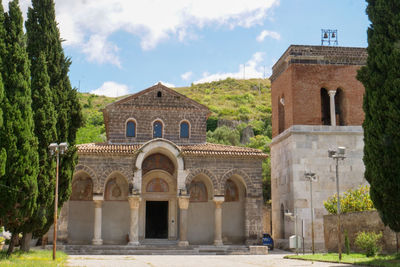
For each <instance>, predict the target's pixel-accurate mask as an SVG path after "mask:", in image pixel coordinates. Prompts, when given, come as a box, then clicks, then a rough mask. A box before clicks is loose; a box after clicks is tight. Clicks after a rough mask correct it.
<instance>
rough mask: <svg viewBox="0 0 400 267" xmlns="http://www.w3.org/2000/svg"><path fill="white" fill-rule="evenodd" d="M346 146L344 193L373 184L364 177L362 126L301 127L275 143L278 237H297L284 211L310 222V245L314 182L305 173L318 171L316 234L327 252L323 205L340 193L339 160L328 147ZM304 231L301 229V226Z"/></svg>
mask: <svg viewBox="0 0 400 267" xmlns="http://www.w3.org/2000/svg"><path fill="white" fill-rule="evenodd" d="M338 146H344V147H346V148H347V149H346V159H344V160H343V161H340V162H339V182H340V192H341V193H343V192H344V191H346V190H348V189H353V188H357V187H358V186H360V185H365V184H367V181H366V180H365V179H364V170H365V167H364V163H363V161H362V155H363V147H364V143H363V131H362V128H361V126H304V125H295V126H293V127H291V128H289V129H287V130H286V131H284V132H283V133H281V134H280V135H278V136H277V137H275V138H274V139H273V140H272V143H271V165H272V169H271V187H272V224H273V236H274V238H276V239H283V238H284V239H287V238H289V236H291V235H293V234H294V222H293V221H291V220H290V219H288V218H285V217H283V216H282V211H281V207H283V209H284V210H286V209H288V210H290V211H291V212H293V211H294V210H295V209H296V211H297V214H298V216H299V221H298V223H299V225H300V224H301V220H303V221H304V229H305V231H304V234H305V240H306V246H310V240H311V211H310V183H309V181H307V180H306V179H305V178H304V172H305V171H311V172H314V173H316V175H317V176H318V181H317V182H314V183H313V207H314V230H315V242H316V246H317V247H318V248H320V249H323V248H324V234H323V216H324V215H326V214H327V212H326V210H325V208H324V206H323V202H324V201H325V200H327V199H328V198H329V197H331V196H332V195H333V194H335V193H336V178H335V176H336V172H335V170H336V169H335V166H336V165H335V161H334V160H333V159H331V158H329V157H328V149H330V148H337V147H338ZM299 229H301V227H300V226H299Z"/></svg>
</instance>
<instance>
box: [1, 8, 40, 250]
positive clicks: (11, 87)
mask: <svg viewBox="0 0 400 267" xmlns="http://www.w3.org/2000/svg"><path fill="white" fill-rule="evenodd" d="M4 25H5V30H6V36H5V39H4V40H5V45H6V49H5V51H4V54H3V55H1V56H2V58H3V83H4V89H5V99H4V100H3V105H2V107H3V113H4V114H3V118H4V126H3V127H4V130H2V131H1V133H0V143H1V144H3V145H4V148H5V150H6V153H7V160H6V166H5V174H4V175H3V176H2V177H1V178H0V184H1V185H2V187H3V188H7V190H5V191H3V192H2V193H1V194H0V218H1V219H2V223H3V224H4V225H5V227H6V228H7V229H8V230H10V231H11V232H12V233H13V240H14V238H15V236H16V235H17V234H18V233H19V232H20V231H21V230H22V226H23V225H24V223H25V222H26V221H27V220H28V219H29V217H30V216H32V213H33V211H34V208H35V204H36V197H37V180H36V178H37V174H38V154H37V145H38V144H37V138H36V137H35V134H34V124H33V117H32V109H31V103H32V99H31V89H30V71H29V59H28V55H27V53H26V48H25V40H24V33H23V19H22V14H21V10H20V9H19V6H18V0H13V1H11V2H10V3H9V11H8V13H6V14H5V23H4ZM12 243H13V242H12ZM12 249H13V245H11V246H10V247H9V253H10V252H12Z"/></svg>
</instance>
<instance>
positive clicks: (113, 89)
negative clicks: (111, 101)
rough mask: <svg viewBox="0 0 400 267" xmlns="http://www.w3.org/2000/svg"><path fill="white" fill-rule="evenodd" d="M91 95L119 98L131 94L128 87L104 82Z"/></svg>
mask: <svg viewBox="0 0 400 267" xmlns="http://www.w3.org/2000/svg"><path fill="white" fill-rule="evenodd" d="M90 93H91V94H95V95H105V96H109V97H118V96H123V95H127V94H129V89H128V86H126V85H125V84H120V83H116V82H112V81H108V82H104V83H103V84H102V85H101V86H100V87H99V88H97V89H96V90H92V91H90Z"/></svg>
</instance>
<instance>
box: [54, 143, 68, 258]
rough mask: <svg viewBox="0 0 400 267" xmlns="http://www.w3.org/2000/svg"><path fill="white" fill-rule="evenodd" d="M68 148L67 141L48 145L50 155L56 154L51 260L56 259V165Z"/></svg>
mask: <svg viewBox="0 0 400 267" xmlns="http://www.w3.org/2000/svg"><path fill="white" fill-rule="evenodd" d="M67 150H68V144H67V143H60V144H57V143H51V144H50V145H49V151H50V155H51V156H54V154H55V155H56V158H57V169H56V170H57V171H56V186H55V193H54V231H53V260H55V259H56V242H57V209H58V166H59V163H60V156H59V155H60V154H61V155H63V154H64V153H65V151H67Z"/></svg>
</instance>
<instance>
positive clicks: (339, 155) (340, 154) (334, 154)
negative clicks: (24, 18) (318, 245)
mask: <svg viewBox="0 0 400 267" xmlns="http://www.w3.org/2000/svg"><path fill="white" fill-rule="evenodd" d="M345 151H346V148H345V147H338V149H337V150H333V149H329V150H328V157H330V158H333V159H334V160H336V190H337V228H338V253H339V261H341V260H342V236H341V234H340V195H339V159H341V160H344V159H345V158H346V157H345V155H344V153H345Z"/></svg>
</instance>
